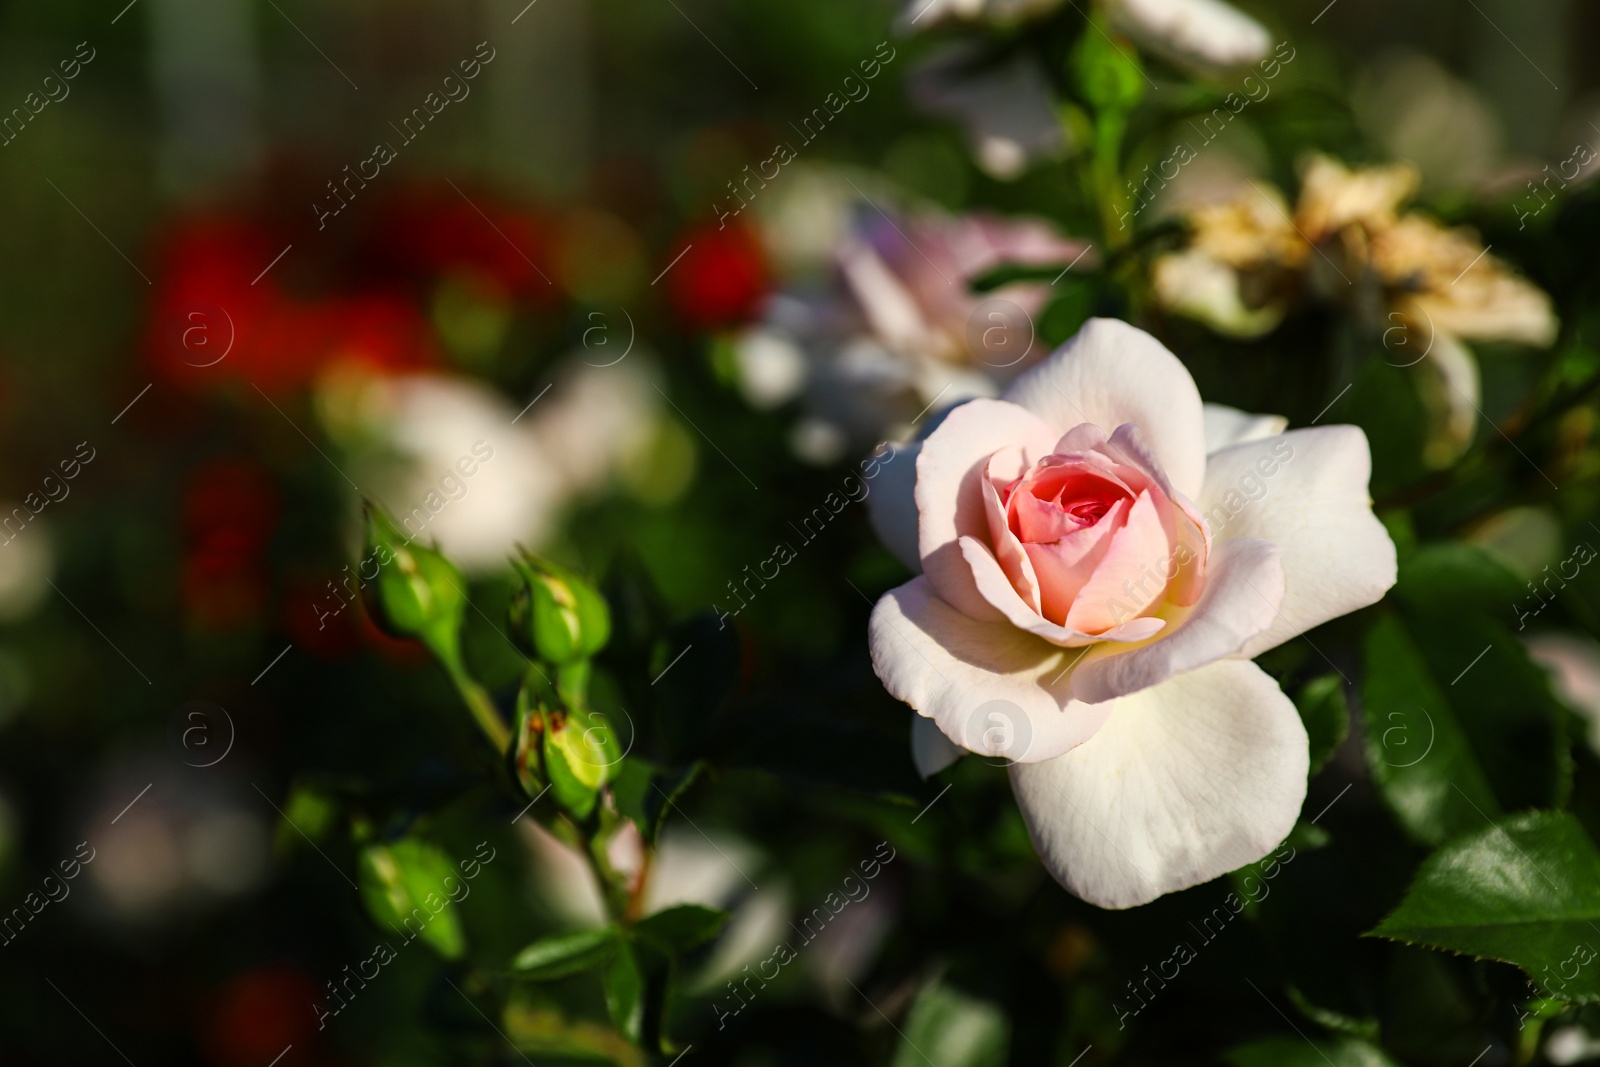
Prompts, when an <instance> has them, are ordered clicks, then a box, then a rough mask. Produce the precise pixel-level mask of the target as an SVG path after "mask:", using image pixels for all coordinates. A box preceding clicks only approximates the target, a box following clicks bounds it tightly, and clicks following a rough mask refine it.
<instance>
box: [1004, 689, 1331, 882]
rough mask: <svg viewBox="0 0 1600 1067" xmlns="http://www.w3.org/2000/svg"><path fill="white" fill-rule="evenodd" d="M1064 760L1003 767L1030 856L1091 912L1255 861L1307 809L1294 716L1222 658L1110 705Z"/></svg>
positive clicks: (1300, 735) (1301, 741) (1301, 735)
mask: <svg viewBox="0 0 1600 1067" xmlns="http://www.w3.org/2000/svg"><path fill="white" fill-rule="evenodd" d="M1111 707H1112V711H1111V715H1110V718H1109V719H1108V720H1107V721H1106V724H1105V725H1104V726H1103V727H1102V728H1101V729H1100V731H1099V733H1097V734H1095V735H1094V737H1092V738H1090V739H1089V741H1087V742H1086V743H1084V744H1082V745H1079V746H1078V747H1077V748H1074V749H1073V750H1072V751H1070V752H1068V753H1067V754H1066V755H1064V756H1060V757H1058V758H1056V759H1053V760H1049V761H1046V762H1042V763H1029V764H1025V765H1021V766H1014V767H1012V768H1011V785H1012V789H1013V790H1014V791H1015V792H1016V796H1017V805H1018V807H1020V808H1021V809H1022V816H1023V819H1024V820H1025V821H1026V822H1027V824H1028V832H1029V834H1030V835H1031V836H1032V838H1033V842H1034V847H1035V848H1036V849H1037V850H1038V852H1039V856H1040V858H1041V859H1043V860H1044V864H1045V866H1046V867H1047V868H1048V869H1049V870H1050V873H1051V874H1052V875H1054V876H1055V878H1056V880H1057V881H1058V882H1060V883H1061V884H1062V885H1064V886H1066V887H1067V889H1069V890H1070V891H1071V892H1073V893H1074V894H1076V895H1077V896H1079V897H1082V898H1083V899H1084V900H1087V901H1089V902H1090V903H1091V904H1098V905H1099V906H1100V907H1103V908H1130V907H1133V906H1134V905H1136V904H1145V903H1148V902H1149V901H1152V900H1154V899H1155V898H1156V897H1158V896H1160V895H1161V894H1163V893H1171V892H1175V891H1177V890H1179V889H1187V888H1188V887H1190V886H1193V885H1199V884H1200V883H1202V882H1206V881H1209V880H1211V879H1212V878H1215V877H1217V876H1218V875H1221V874H1225V873H1227V872H1228V871H1231V870H1235V869H1237V868H1239V867H1241V866H1243V865H1245V864H1247V863H1252V862H1254V861H1256V860H1259V859H1261V858H1262V857H1263V856H1265V855H1266V854H1267V853H1268V852H1270V851H1271V850H1272V849H1273V848H1274V847H1275V846H1276V845H1277V844H1278V843H1279V842H1280V841H1282V840H1283V838H1284V837H1285V836H1286V835H1287V834H1288V833H1289V831H1290V829H1292V828H1293V826H1294V821H1295V818H1296V816H1297V815H1298V814H1299V812H1300V805H1301V804H1302V803H1303V802H1304V800H1305V793H1306V771H1307V764H1308V758H1307V743H1306V732H1305V728H1304V727H1303V726H1302V725H1301V723H1300V716H1299V714H1298V713H1297V712H1296V711H1295V708H1294V704H1292V703H1291V702H1290V701H1289V698H1288V697H1286V696H1284V695H1283V693H1282V692H1280V691H1279V689H1278V687H1277V685H1276V683H1274V682H1273V681H1272V679H1271V678H1269V677H1268V676H1267V675H1266V673H1265V672H1263V671H1262V670H1261V668H1259V667H1257V666H1256V665H1255V664H1253V663H1246V662H1242V661H1239V660H1222V661H1220V662H1218V663H1213V664H1211V665H1210V666H1207V667H1203V668H1201V669H1200V670H1197V671H1191V672H1189V673H1188V674H1181V675H1178V676H1177V677H1175V678H1172V679H1170V680H1169V681H1167V682H1165V683H1163V684H1162V685H1159V686H1156V687H1155V688H1153V689H1146V690H1142V691H1140V692H1138V693H1135V694H1133V695H1132V696H1126V697H1122V698H1121V699H1120V700H1117V701H1115V702H1114V703H1113V704H1112V705H1111Z"/></svg>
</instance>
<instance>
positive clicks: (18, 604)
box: [0, 504, 55, 622]
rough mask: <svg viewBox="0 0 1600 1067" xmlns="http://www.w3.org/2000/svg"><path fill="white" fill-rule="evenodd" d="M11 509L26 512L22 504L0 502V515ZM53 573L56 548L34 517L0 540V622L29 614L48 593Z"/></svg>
mask: <svg viewBox="0 0 1600 1067" xmlns="http://www.w3.org/2000/svg"><path fill="white" fill-rule="evenodd" d="M13 508H15V509H16V510H20V511H23V513H24V514H26V513H27V512H26V509H24V508H23V507H22V505H21V504H12V505H10V506H4V505H0V516H9V515H10V514H11V512H12V510H13ZM53 574H55V551H54V549H53V548H52V547H51V542H50V527H49V524H48V523H46V522H45V521H43V520H40V519H34V520H32V521H31V522H29V523H28V524H27V526H25V527H23V529H22V532H21V533H19V534H17V535H16V536H14V537H12V539H11V540H9V541H5V542H3V543H0V622H19V621H21V620H22V619H26V618H27V617H28V616H29V615H32V614H33V612H34V609H36V608H37V607H38V606H39V602H40V601H41V600H43V599H44V597H45V596H46V595H47V594H48V593H49V592H50V577H51V576H52V575H53Z"/></svg>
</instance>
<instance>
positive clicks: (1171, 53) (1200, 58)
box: [1107, 0, 1272, 71]
mask: <svg viewBox="0 0 1600 1067" xmlns="http://www.w3.org/2000/svg"><path fill="white" fill-rule="evenodd" d="M1107 8H1108V10H1109V11H1110V15H1111V21H1112V24H1113V25H1115V26H1116V27H1117V28H1118V29H1119V30H1121V31H1122V32H1123V33H1126V34H1127V35H1128V36H1129V37H1132V38H1133V39H1134V40H1135V41H1137V42H1138V43H1139V45H1140V46H1141V47H1143V48H1145V49H1148V50H1149V51H1151V52H1154V53H1155V54H1156V55H1159V56H1162V57H1164V58H1166V59H1169V60H1171V61H1172V62H1174V63H1177V64H1179V65H1181V66H1186V67H1190V68H1194V69H1198V70H1202V71H1220V70H1229V69H1232V68H1236V67H1245V66H1249V65H1250V64H1251V63H1255V62H1258V61H1259V60H1261V59H1264V58H1266V55H1267V53H1268V51H1270V50H1271V48H1272V38H1271V37H1270V36H1269V35H1268V33H1267V29H1266V27H1265V26H1263V25H1261V23H1259V22H1257V21H1256V20H1255V19H1253V18H1251V17H1250V16H1249V15H1246V14H1245V13H1244V12H1242V11H1240V10H1239V9H1238V8H1236V7H1234V6H1232V5H1231V4H1225V3H1223V2H1222V0H1107Z"/></svg>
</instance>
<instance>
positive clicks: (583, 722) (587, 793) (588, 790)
mask: <svg viewBox="0 0 1600 1067" xmlns="http://www.w3.org/2000/svg"><path fill="white" fill-rule="evenodd" d="M544 766H545V770H546V772H547V773H548V774H549V775H550V786H551V790H552V792H554V794H555V798H556V801H557V802H558V803H560V805H561V806H562V807H564V808H566V809H567V810H568V811H570V812H572V814H574V815H576V816H577V817H578V818H580V819H584V818H588V816H589V813H590V812H592V811H593V810H594V805H595V800H596V799H597V797H598V794H599V792H600V789H601V787H603V786H604V785H605V784H606V783H607V782H609V781H611V780H612V779H613V778H615V777H616V776H617V774H618V773H619V772H620V771H621V770H622V746H621V745H620V744H619V743H618V741H617V733H616V731H615V730H614V729H612V724H611V721H610V720H609V719H607V718H606V716H604V715H601V714H598V713H595V712H591V711H586V710H584V709H582V708H575V709H572V710H568V711H556V712H551V713H550V714H549V715H548V716H547V717H546V719H545V731H544Z"/></svg>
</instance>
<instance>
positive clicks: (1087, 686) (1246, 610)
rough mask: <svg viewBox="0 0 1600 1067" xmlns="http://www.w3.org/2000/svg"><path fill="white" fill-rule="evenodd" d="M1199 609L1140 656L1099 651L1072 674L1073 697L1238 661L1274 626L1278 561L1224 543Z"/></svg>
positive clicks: (1258, 547)
mask: <svg viewBox="0 0 1600 1067" xmlns="http://www.w3.org/2000/svg"><path fill="white" fill-rule="evenodd" d="M1211 563H1212V565H1211V577H1210V580H1209V581H1208V582H1207V583H1206V591H1205V594H1204V595H1203V596H1201V598H1200V601H1199V602H1198V603H1197V604H1195V606H1194V608H1193V609H1192V610H1191V611H1189V612H1188V613H1187V615H1186V617H1185V618H1183V619H1182V621H1181V622H1178V623H1177V625H1176V627H1175V628H1172V629H1171V630H1170V631H1169V632H1168V633H1166V634H1164V635H1163V636H1162V637H1161V638H1160V639H1159V640H1156V641H1152V642H1150V643H1149V644H1147V645H1142V646H1140V647H1138V648H1133V649H1130V648H1127V647H1126V646H1123V645H1114V644H1102V645H1099V646H1097V647H1096V648H1095V649H1093V650H1092V651H1090V652H1089V653H1088V654H1087V655H1085V656H1084V657H1083V662H1081V663H1079V664H1078V665H1077V666H1076V667H1074V668H1073V671H1072V692H1073V693H1074V694H1075V695H1076V696H1077V698H1078V699H1079V700H1085V701H1088V702H1090V703H1099V702H1100V701H1103V700H1112V699H1115V698H1116V697H1120V696H1126V695H1127V694H1129V693H1135V692H1138V691H1139V690H1141V689H1147V688H1149V687H1150V686H1153V685H1159V684H1161V683H1162V682H1164V681H1166V680H1167V679H1168V678H1171V677H1172V676H1173V675H1175V674H1181V673H1183V672H1184V671H1192V670H1194V669H1195V668H1197V667H1203V666H1205V665H1206V664H1207V663H1211V662H1213V661H1215V660H1219V659H1222V658H1224V657H1226V656H1232V655H1236V654H1238V652H1239V651H1240V650H1241V649H1243V648H1244V647H1245V645H1246V644H1248V643H1249V641H1250V639H1251V638H1253V637H1255V636H1256V635H1257V634H1259V633H1261V632H1262V631H1263V630H1265V629H1266V628H1267V627H1268V626H1270V625H1272V621H1273V619H1275V618H1277V615H1278V605H1280V604H1281V603H1282V602H1283V595H1284V578H1283V559H1282V553H1281V551H1280V550H1279V549H1278V546H1277V545H1273V544H1269V543H1268V542H1266V541H1258V540H1255V539H1253V538H1241V539H1239V540H1235V541H1228V542H1225V543H1224V544H1222V545H1221V546H1220V547H1219V548H1218V549H1217V554H1216V556H1215V557H1214V558H1213V559H1212V561H1211Z"/></svg>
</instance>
